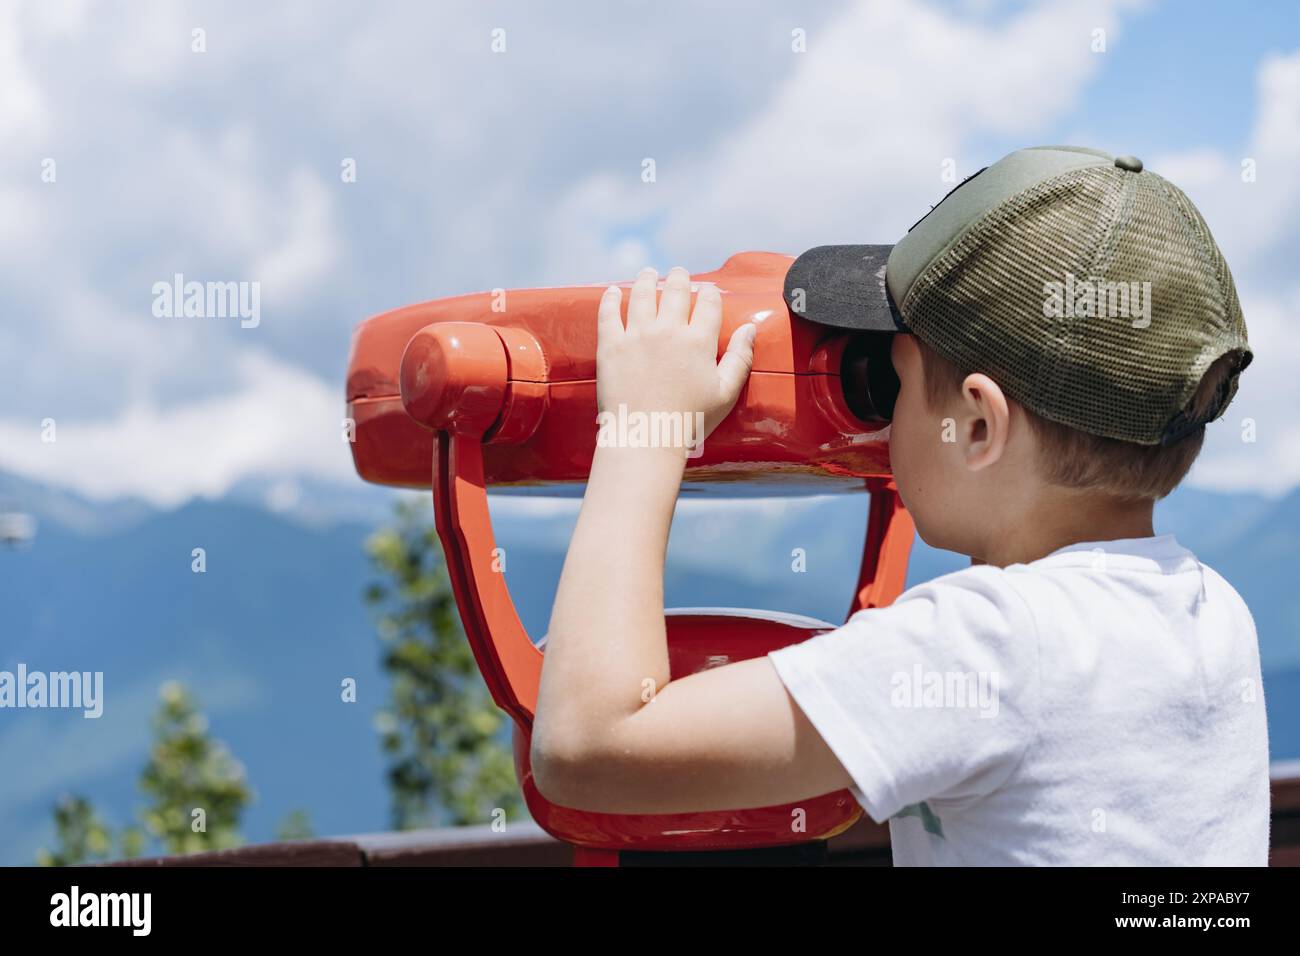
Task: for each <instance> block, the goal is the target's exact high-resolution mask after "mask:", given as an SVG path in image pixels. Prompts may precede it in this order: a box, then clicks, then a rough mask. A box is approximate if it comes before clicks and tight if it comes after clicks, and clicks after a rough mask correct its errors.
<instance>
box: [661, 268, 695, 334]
mask: <svg viewBox="0 0 1300 956" xmlns="http://www.w3.org/2000/svg"><path fill="white" fill-rule="evenodd" d="M690 311H691V274H690V273H689V272H687V271H686V270H685V269H683V268H682V267H681V266H673V267H672V268H671V269H670V270H668V278H667V280H666V281H665V282H664V294H663V295H662V296H660V298H659V321H660V322H666V323H668V324H669V325H685V324H686V316H687V315H689V314H690Z"/></svg>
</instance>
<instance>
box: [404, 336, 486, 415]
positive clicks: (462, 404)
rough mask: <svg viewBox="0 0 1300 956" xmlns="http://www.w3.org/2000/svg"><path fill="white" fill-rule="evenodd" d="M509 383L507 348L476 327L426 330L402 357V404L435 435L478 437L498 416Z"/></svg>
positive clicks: (413, 340) (414, 338) (408, 344)
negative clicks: (453, 433)
mask: <svg viewBox="0 0 1300 956" xmlns="http://www.w3.org/2000/svg"><path fill="white" fill-rule="evenodd" d="M508 380H509V365H508V364H507V361H506V351H505V345H504V344H503V343H502V342H501V338H500V336H498V335H497V333H496V332H495V331H493V329H492V328H491V326H487V325H481V324H479V323H477V322H435V323H433V324H432V325H426V326H425V327H424V328H422V329H421V330H420V331H419V332H417V333H415V336H414V337H413V338H412V339H411V341H410V342H408V343H407V344H406V351H405V353H403V355H402V372H401V386H402V404H403V405H404V406H405V407H406V413H407V414H408V415H410V416H411V417H412V418H414V419H415V420H416V421H417V422H419V423H420V424H421V425H424V426H425V427H427V428H432V429H434V430H435V431H450V432H456V433H458V434H461V435H482V434H483V433H484V432H486V431H487V430H488V429H489V428H491V427H492V426H493V425H494V424H495V423H496V420H497V418H499V417H500V415H501V409H502V408H503V407H504V405H505V398H506V383H507V381H508Z"/></svg>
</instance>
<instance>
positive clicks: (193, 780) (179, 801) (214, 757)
mask: <svg viewBox="0 0 1300 956" xmlns="http://www.w3.org/2000/svg"><path fill="white" fill-rule="evenodd" d="M161 697H162V706H161V707H160V708H159V710H158V713H157V714H155V715H154V718H153V727H154V744H153V748H152V750H151V751H150V755H149V763H148V764H146V766H145V768H144V772H143V773H141V775H140V789H141V790H142V791H143V792H144V793H145V795H146V796H147V797H148V798H149V803H148V805H147V806H146V807H145V808H144V810H143V812H142V813H141V819H142V821H143V823H144V827H145V830H146V831H147V832H148V833H149V835H150V836H152V837H153V838H155V839H156V840H158V841H160V842H161V843H162V845H163V849H164V850H165V851H166V852H167V853H170V854H182V853H197V852H200V851H202V850H223V849H227V848H229V847H234V846H238V845H239V844H240V843H242V842H243V841H242V838H241V837H240V834H239V820H240V817H241V816H242V815H243V812H244V808H245V807H246V806H247V805H248V804H249V802H250V801H251V800H252V797H253V795H252V791H251V790H250V789H249V787H248V783H247V782H246V780H245V779H244V768H243V765H242V764H240V763H239V761H237V760H236V759H235V758H234V757H233V756H231V754H230V751H229V750H227V749H226V745H225V744H223V743H222V742H221V741H219V740H213V739H212V737H211V735H210V734H209V733H208V722H207V718H205V717H204V716H203V715H202V714H201V713H199V711H198V708H197V706H196V705H195V702H194V699H193V698H192V697H191V696H190V694H189V692H188V691H187V690H186V689H185V688H184V687H183V686H182V685H180V684H179V683H176V682H175V681H169V682H167V683H166V684H164V685H163V686H162V689H161Z"/></svg>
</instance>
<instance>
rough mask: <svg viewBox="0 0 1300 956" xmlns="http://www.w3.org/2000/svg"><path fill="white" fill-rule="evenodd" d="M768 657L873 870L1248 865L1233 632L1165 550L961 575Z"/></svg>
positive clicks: (1250, 670) (1247, 805) (1255, 667)
mask: <svg viewBox="0 0 1300 956" xmlns="http://www.w3.org/2000/svg"><path fill="white" fill-rule="evenodd" d="M769 657H770V658H771V660H772V663H773V664H774V665H775V666H776V669H777V672H778V673H779V674H780V675H781V679H782V680H783V681H784V682H785V686H786V687H787V689H788V690H789V692H790V694H791V695H792V696H793V697H794V699H795V700H796V701H797V702H798V704H799V706H800V708H801V709H802V710H803V712H804V713H805V714H806V715H807V716H808V719H809V720H810V721H811V722H812V723H813V725H814V726H815V727H816V728H817V730H818V732H819V733H820V734H821V735H822V737H823V738H824V739H825V740H826V743H827V744H828V745H829V746H830V748H831V750H833V751H834V752H835V755H836V756H837V757H838V758H839V760H840V762H841V763H842V764H843V765H844V768H845V769H846V770H847V771H848V772H849V774H850V775H851V776H852V777H853V781H854V786H853V787H852V793H853V796H854V797H855V799H857V801H858V802H859V803H860V804H861V805H862V807H863V809H864V810H866V812H867V813H868V814H870V816H871V817H872V819H874V820H876V821H877V822H883V821H885V820H889V821H890V823H889V832H890V839H891V842H892V844H893V853H894V863H895V865H899V866H918V865H920V866H924V865H1026V864H1028V865H1055V864H1065V865H1070V864H1073V865H1252V866H1265V865H1267V862H1268V828H1269V770H1268V730H1267V727H1266V725H1265V721H1264V693H1263V687H1262V683H1261V679H1260V669H1259V648H1258V645H1257V643H1256V638H1255V624H1254V621H1253V620H1252V618H1251V616H1250V611H1249V610H1248V609H1247V608H1246V605H1245V602H1244V601H1242V599H1241V597H1240V595H1238V594H1237V592H1236V591H1235V590H1233V588H1232V586H1231V585H1229V584H1228V583H1227V582H1226V581H1225V580H1224V579H1223V578H1221V577H1220V576H1219V575H1218V574H1217V573H1216V572H1215V571H1213V570H1212V569H1211V568H1208V567H1206V566H1204V565H1203V564H1201V563H1200V562H1199V561H1198V560H1197V559H1196V557H1195V555H1193V554H1192V553H1191V552H1190V551H1188V550H1187V549H1186V548H1183V547H1182V546H1181V545H1179V544H1178V542H1177V541H1176V540H1175V539H1174V536H1173V535H1171V534H1166V535H1158V536H1156V537H1151V538H1132V539H1123V540H1115V541H1090V542H1081V543H1078V544H1073V545H1070V546H1068V547H1064V548H1061V549H1059V550H1057V551H1054V552H1053V553H1051V554H1049V555H1047V556H1046V557H1044V558H1041V559H1039V560H1037V561H1032V562H1030V563H1029V564H1013V565H1010V566H1008V567H1006V568H1001V569H999V568H994V567H988V566H984V565H977V566H974V567H970V568H966V569H963V570H961V571H957V572H955V573H953V574H947V575H944V576H943V577H940V578H936V579H935V580H933V581H929V582H926V583H924V584H919V585H917V586H916V587H913V588H910V589H909V590H907V591H906V592H905V593H903V594H902V595H900V596H899V598H898V599H897V600H896V601H895V602H894V603H893V604H892V605H891V606H889V607H887V608H879V609H872V610H866V611H860V612H858V613H857V614H855V615H853V617H852V618H850V619H849V621H848V622H847V623H845V624H844V625H843V626H842V627H839V628H837V629H836V630H834V631H831V632H828V633H826V634H822V635H819V636H817V637H814V638H812V639H811V640H808V641H805V642H803V643H801V644H796V645H793V646H790V647H786V648H782V649H781V650H778V651H774V652H772V653H771V654H770V655H769Z"/></svg>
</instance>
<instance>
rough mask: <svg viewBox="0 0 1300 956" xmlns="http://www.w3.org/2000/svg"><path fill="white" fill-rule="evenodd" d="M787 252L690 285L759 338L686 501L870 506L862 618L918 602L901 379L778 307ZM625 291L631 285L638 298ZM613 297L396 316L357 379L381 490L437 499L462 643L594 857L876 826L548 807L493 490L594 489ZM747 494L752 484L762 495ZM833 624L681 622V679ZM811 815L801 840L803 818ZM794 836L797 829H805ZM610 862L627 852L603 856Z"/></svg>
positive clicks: (675, 637)
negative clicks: (500, 564)
mask: <svg viewBox="0 0 1300 956" xmlns="http://www.w3.org/2000/svg"><path fill="white" fill-rule="evenodd" d="M791 262H793V259H792V258H791V257H790V256H785V255H777V254H774V253H765V252H747V253H741V254H739V255H735V256H732V257H731V258H730V259H728V260H727V262H726V263H725V264H724V265H723V266H722V268H721V269H718V270H716V271H714V272H708V273H701V274H698V275H693V276H692V281H693V282H712V283H714V284H715V285H717V287H718V289H719V291H720V292H721V294H722V303H723V326H722V335H721V344H722V345H723V346H725V344H726V342H727V341H728V340H729V338H730V336H731V333H732V332H733V331H735V329H736V328H738V327H739V326H740V325H741V324H743V323H745V322H755V323H758V324H759V334H758V336H757V338H756V341H755V344H754V366H753V371H752V373H751V375H750V378H749V381H748V383H747V385H746V386H745V389H744V390H743V391H742V392H741V395H740V399H739V401H738V402H737V404H736V407H735V408H734V409H733V410H732V412H731V413H730V414H729V415H728V416H727V418H726V419H725V420H724V421H723V422H722V423H721V424H720V425H718V427H717V429H716V430H715V431H714V432H713V434H711V435H710V436H709V438H708V441H706V442H705V443H704V446H703V448H702V453H701V454H700V455H699V456H698V457H695V458H691V459H688V462H687V468H686V479H685V480H686V486H687V487H691V486H694V485H696V484H697V483H698V484H701V485H702V484H710V485H714V486H715V489H714V490H721V491H722V492H723V493H726V492H727V491H728V490H729V486H731V487H734V488H735V491H736V492H737V493H739V492H740V491H741V489H740V488H739V487H737V485H738V483H742V482H743V483H745V484H746V485H747V486H749V485H752V484H755V483H757V484H759V485H761V486H764V487H761V488H759V489H757V490H759V491H760V492H764V493H772V494H825V493H827V492H828V491H833V490H837V489H838V488H854V489H865V490H866V491H868V492H870V494H871V503H870V508H869V512H868V522H867V531H866V539H865V541H864V545H863V553H862V564H861V569H860V572H859V575H858V584H857V588H856V591H855V593H854V594H853V595H852V596H851V597H850V598H849V599H848V600H847V601H846V604H847V605H848V613H849V614H853V613H854V612H856V611H859V610H861V609H863V608H868V607H878V606H883V605H885V604H888V603H889V602H890V601H892V600H893V599H894V598H895V597H896V596H897V595H898V594H899V593H900V592H901V591H902V589H903V583H904V579H905V576H906V572H907V560H908V555H909V552H910V549H911V545H912V538H913V533H914V532H913V525H912V522H911V519H910V518H909V517H908V515H907V513H906V511H905V510H904V509H903V506H902V503H901V501H900V500H899V498H898V495H897V493H896V490H895V487H894V484H893V482H892V479H891V475H890V468H889V443H888V421H887V419H888V416H889V414H890V411H891V410H892V400H893V394H894V393H895V392H894V390H896V388H897V379H896V378H894V377H893V370H892V366H890V364H889V358H888V356H889V352H888V339H889V337H888V335H886V334H882V333H855V332H851V331H847V330H843V329H833V328H827V327H824V326H819V325H816V324H814V323H812V322H809V321H807V320H805V319H803V318H801V317H799V316H797V315H794V314H793V313H791V312H790V310H789V309H788V307H787V305H786V302H785V299H784V298H783V295H782V285H783V281H784V279H785V274H786V271H787V270H788V269H789V266H790V264H791ZM628 284H630V283H628ZM604 288H605V285H604V284H596V285H589V286H572V287H566V288H550V289H525V290H510V291H508V292H502V291H500V290H498V291H497V292H484V293H476V294H472V295H463V296H456V297H453V298H448V299H440V300H437V301H433V302H425V303H421V304H419V305H412V306H407V307H404V308H401V309H396V310H394V311H392V312H387V313H384V314H383V315H378V316H375V317H374V318H371V319H368V320H367V321H365V322H363V323H362V324H361V325H360V326H359V327H358V329H357V330H356V333H355V335H354V338H353V343H352V355H351V360H350V363H349V368H348V380H347V398H348V414H349V416H350V418H351V419H352V421H353V422H354V423H355V435H354V441H353V444H352V453H353V459H354V461H355V464H356V468H357V471H358V473H359V474H360V475H361V476H362V477H363V478H365V479H366V480H367V481H373V482H378V483H381V484H387V485H402V486H408V487H424V488H428V487H432V490H433V500H434V517H435V521H436V524H437V530H438V535H439V538H440V539H441V541H442V545H443V548H444V551H445V554H446V562H447V571H448V576H449V578H450V581H451V584H452V588H453V590H454V592H455V596H456V602H457V606H458V608H459V610H460V615H461V619H462V621H463V623H464V628H465V634H466V636H467V638H468V640H469V642H470V644H471V646H472V648H473V651H474V655H475V659H476V660H477V662H478V666H479V668H480V670H481V671H482V673H483V677H484V679H485V680H486V682H487V685H488V688H489V690H490V691H491V693H492V697H493V699H494V700H495V701H496V703H497V705H498V706H500V707H501V708H503V709H504V710H505V711H506V712H507V713H509V715H510V716H511V718H512V719H513V721H514V724H515V735H514V741H515V743H514V753H515V766H516V771H517V773H518V777H519V783H520V786H521V787H522V789H523V793H524V797H525V800H526V801H527V804H528V808H529V811H530V812H531V813H532V815H533V817H534V819H535V820H537V822H538V824H539V825H541V826H542V827H543V828H544V829H545V830H546V831H548V832H549V833H551V834H552V835H554V836H556V837H557V838H559V839H561V840H564V841H566V842H568V843H571V844H573V845H574V847H575V848H576V851H577V852H578V853H579V854H580V856H579V857H578V859H579V860H580V861H581V862H589V863H593V862H615V861H616V860H617V852H618V851H622V850H719V849H740V848H749V847H770V846H781V845H787V844H793V843H801V842H806V841H810V840H824V839H827V838H829V837H831V836H834V835H835V834H837V833H839V832H841V831H843V830H845V829H847V828H848V827H849V826H850V825H851V824H853V823H854V822H855V821H856V820H857V819H858V818H859V816H860V815H861V813H862V811H861V809H860V808H859V807H858V805H857V803H856V802H855V801H854V799H853V798H852V796H851V795H850V794H849V792H848V791H847V790H841V791H838V792H836V793H830V794H825V795H823V796H820V797H816V798H814V799H811V800H805V801H801V802H800V803H799V804H798V805H797V806H796V805H793V804H792V805H789V806H779V807H761V808H750V809H739V810H728V811H711V812H706V813H690V814H663V815H621V814H601V813H586V812H581V811H577V810H573V809H570V808H566V807H562V806H558V805H555V804H552V803H550V802H549V801H547V800H546V799H545V798H544V797H543V796H542V795H541V794H540V793H539V792H538V791H537V788H536V787H535V786H534V785H533V783H532V776H531V772H530V770H529V762H528V751H529V741H530V733H531V728H532V722H533V713H534V709H535V707H536V703H537V688H538V682H539V679H540V675H541V666H542V651H541V650H540V649H539V648H538V646H537V644H536V643H535V642H534V641H533V640H532V639H530V637H529V635H528V634H527V632H526V631H525V629H524V627H523V625H522V624H521V622H520V620H519V616H518V614H517V613H516V612H515V608H514V604H513V603H512V601H511V598H510V592H509V589H508V588H507V586H506V581H505V577H504V575H503V574H502V573H501V572H499V571H498V570H496V567H495V564H494V550H495V548H496V544H495V538H494V535H493V531H492V523H491V518H490V516H489V513H488V499H487V493H488V488H489V487H490V486H503V487H510V486H514V487H518V486H543V487H544V486H546V485H554V484H560V483H575V482H582V481H584V480H585V479H586V477H587V474H588V471H589V469H590V466H591V460H592V455H593V453H594V451H595V447H596V441H597V406H596V313H597V307H598V304H599V301H600V297H601V293H602V291H603V290H604ZM746 490H747V492H748V493H751V494H752V493H753V492H754V490H756V489H754V488H752V487H748V488H747V489H746ZM830 627H831V625H826V624H820V623H817V622H812V621H809V620H807V619H801V618H794V617H791V616H789V615H779V614H768V613H765V612H761V611H743V612H742V611H737V610H732V609H716V610H714V609H707V610H702V609H691V610H689V611H686V612H674V611H671V610H670V611H668V612H667V634H668V647H669V662H670V669H671V676H672V677H673V678H674V679H676V678H678V677H682V676H685V675H686V674H690V673H694V672H696V671H698V670H702V669H703V668H705V667H711V666H717V665H718V664H719V663H722V662H726V661H736V660H744V659H747V658H752V657H758V656H761V655H764V654H767V653H768V652H769V651H772V650H776V649H777V648H779V647H784V646H787V645H789V644H793V643H797V642H799V641H802V640H806V639H807V638H809V637H811V636H813V635H815V634H818V633H822V632H823V631H825V630H828V629H829V628H830ZM799 811H802V815H801V816H800V820H801V821H802V826H801V827H794V826H792V818H793V817H794V816H796V815H798V812H799ZM796 830H797V831H798V832H796ZM605 857H612V858H613V859H612V860H607V859H605Z"/></svg>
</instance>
